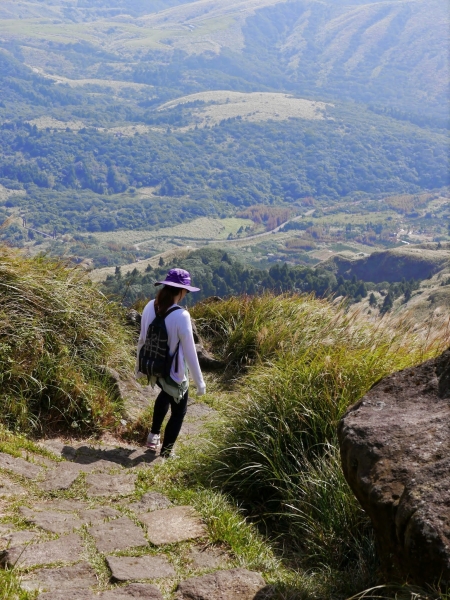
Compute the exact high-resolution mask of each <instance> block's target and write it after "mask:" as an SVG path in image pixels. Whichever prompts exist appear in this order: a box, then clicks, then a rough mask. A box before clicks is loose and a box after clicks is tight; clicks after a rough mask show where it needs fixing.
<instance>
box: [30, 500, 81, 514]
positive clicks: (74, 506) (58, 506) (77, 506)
mask: <svg viewBox="0 0 450 600" xmlns="http://www.w3.org/2000/svg"><path fill="white" fill-rule="evenodd" d="M87 507H88V505H87V504H86V503H85V502H81V501H80V500H72V499H66V498H58V499H56V500H49V501H48V502H38V503H37V504H33V510H37V511H44V510H59V511H61V512H76V511H78V510H83V509H85V508H87Z"/></svg>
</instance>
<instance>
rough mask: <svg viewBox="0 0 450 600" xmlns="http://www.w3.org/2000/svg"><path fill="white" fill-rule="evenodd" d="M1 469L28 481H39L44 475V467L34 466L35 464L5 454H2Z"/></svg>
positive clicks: (0, 454)
mask: <svg viewBox="0 0 450 600" xmlns="http://www.w3.org/2000/svg"><path fill="white" fill-rule="evenodd" d="M0 469H7V470H8V471H12V472H13V473H15V474H16V475H20V476H21V477H26V478H27V479H37V478H38V477H39V475H41V473H43V468H42V467H38V466H37V465H33V463H30V462H28V461H26V460H23V458H15V457H14V456H11V455H10V454H5V453H4V452H0Z"/></svg>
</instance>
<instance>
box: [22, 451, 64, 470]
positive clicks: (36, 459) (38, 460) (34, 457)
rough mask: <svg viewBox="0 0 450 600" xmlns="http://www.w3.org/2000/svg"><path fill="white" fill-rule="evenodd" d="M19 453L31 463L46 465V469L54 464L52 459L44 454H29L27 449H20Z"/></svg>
mask: <svg viewBox="0 0 450 600" xmlns="http://www.w3.org/2000/svg"><path fill="white" fill-rule="evenodd" d="M21 454H22V458H24V459H25V460H26V461H28V462H32V463H33V464H36V465H39V466H41V467H47V468H48V469H51V468H52V467H54V466H55V464H56V463H55V461H54V460H51V459H50V458H47V457H46V456H41V455H40V454H30V453H29V452H28V451H27V450H22V452H21Z"/></svg>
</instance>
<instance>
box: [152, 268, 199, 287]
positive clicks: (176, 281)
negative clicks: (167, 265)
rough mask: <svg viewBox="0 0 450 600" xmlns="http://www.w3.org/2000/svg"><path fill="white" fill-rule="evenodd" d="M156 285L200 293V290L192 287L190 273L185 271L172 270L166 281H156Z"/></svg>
mask: <svg viewBox="0 0 450 600" xmlns="http://www.w3.org/2000/svg"><path fill="white" fill-rule="evenodd" d="M155 285H170V286H172V287H177V288H183V289H184V290H187V291H188V292H199V291H200V288H197V287H193V286H192V285H191V276H190V275H189V271H185V270H184V269H170V271H169V272H168V273H167V275H166V278H165V280H164V281H156V282H155Z"/></svg>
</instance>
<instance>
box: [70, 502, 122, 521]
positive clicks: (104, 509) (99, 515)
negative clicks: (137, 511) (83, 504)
mask: <svg viewBox="0 0 450 600" xmlns="http://www.w3.org/2000/svg"><path fill="white" fill-rule="evenodd" d="M79 515H80V519H81V520H82V521H83V523H86V524H89V525H95V524H96V523H101V522H103V521H105V520H106V519H118V518H119V517H121V516H122V514H121V513H120V512H119V511H118V510H115V509H114V508H109V506H100V507H99V508H87V509H85V510H81V511H79Z"/></svg>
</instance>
